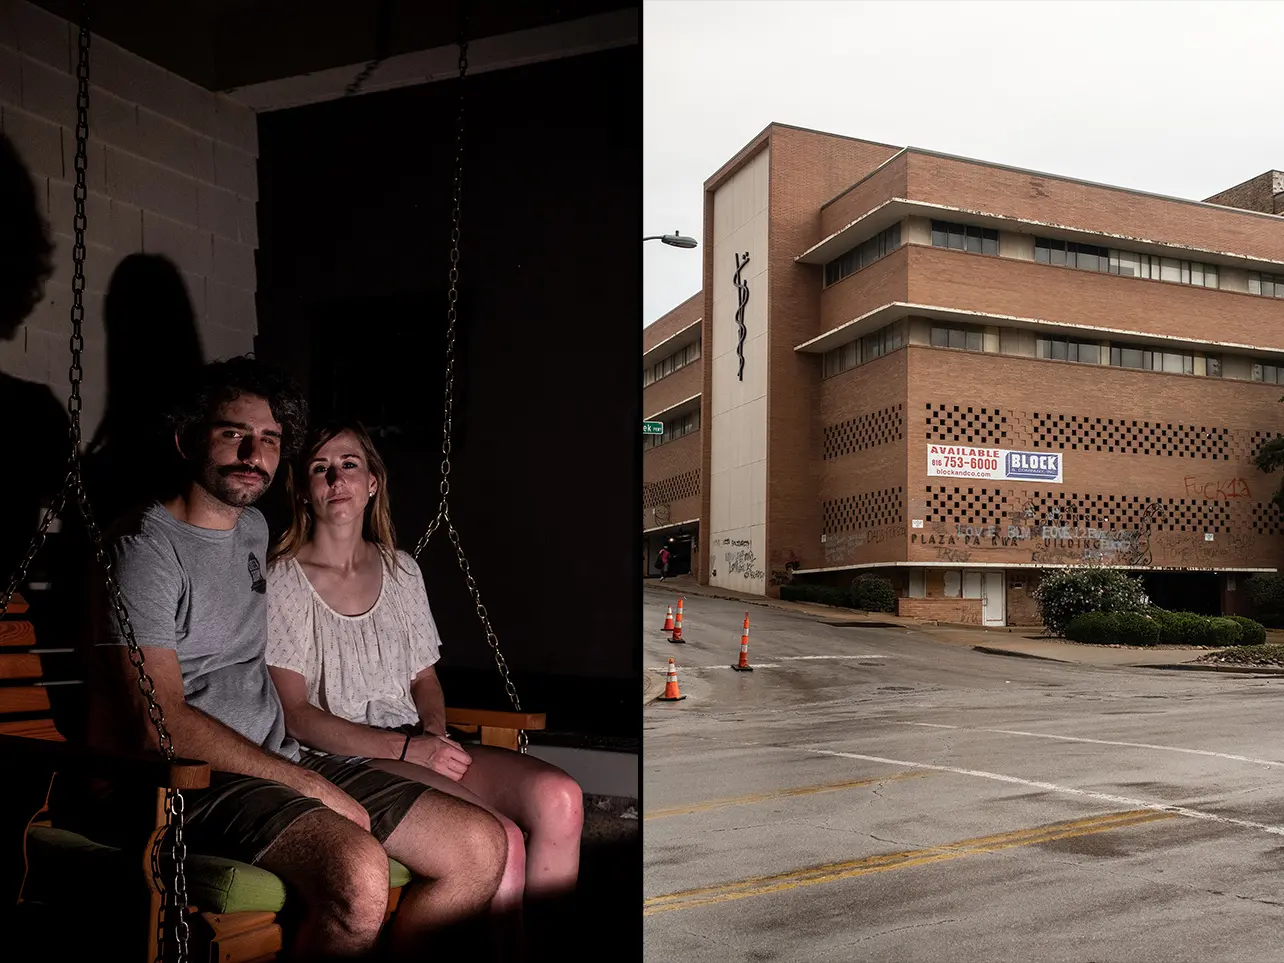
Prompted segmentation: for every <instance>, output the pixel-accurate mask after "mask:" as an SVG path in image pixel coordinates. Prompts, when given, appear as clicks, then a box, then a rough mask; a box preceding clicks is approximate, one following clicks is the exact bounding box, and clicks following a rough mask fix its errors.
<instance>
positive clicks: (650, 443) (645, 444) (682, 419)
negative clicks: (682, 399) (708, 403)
mask: <svg viewBox="0 0 1284 963" xmlns="http://www.w3.org/2000/svg"><path fill="white" fill-rule="evenodd" d="M699 429H700V409H699V408H697V409H696V410H695V411H689V412H687V413H686V414H685V415H679V416H678V417H676V418H674V419H673V420H672V421H666V422H665V423H664V434H662V435H643V436H642V448H643V450H644V451H645V450H646V449H648V448H655V447H656V446H657V445H664V444H667V443H668V442H671V441H677V440H678V439H679V438H681V437H683V436H684V435H689V434H691V432H693V431H698V430H699Z"/></svg>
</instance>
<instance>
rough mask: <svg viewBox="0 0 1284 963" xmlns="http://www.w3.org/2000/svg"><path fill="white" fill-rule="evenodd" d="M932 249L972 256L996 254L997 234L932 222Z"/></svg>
mask: <svg viewBox="0 0 1284 963" xmlns="http://www.w3.org/2000/svg"><path fill="white" fill-rule="evenodd" d="M932 247H948V248H953V249H954V250H955V251H971V252H972V253H973V254H998V253H999V232H998V231H996V230H993V229H991V228H988V227H974V226H972V225H971V224H952V223H950V222H949V221H933V222H932Z"/></svg>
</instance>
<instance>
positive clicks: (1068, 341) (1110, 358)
mask: <svg viewBox="0 0 1284 963" xmlns="http://www.w3.org/2000/svg"><path fill="white" fill-rule="evenodd" d="M1035 357H1036V358H1050V359H1051V360H1053V361H1077V362H1079V363H1081V364H1109V365H1113V366H1114V367H1116V368H1137V369H1139V370H1142V371H1166V372H1169V373H1170V374H1195V373H1196V372H1197V367H1198V366H1196V364H1195V354H1194V352H1193V351H1157V350H1154V349H1151V348H1143V347H1141V346H1139V345H1130V344H1116V343H1113V342H1112V343H1110V344H1107V345H1102V344H1099V343H1097V342H1094V341H1076V340H1075V339H1074V338H1039V339H1038V340H1037V341H1036V342H1035ZM1198 373H1199V374H1206V375H1207V376H1208V377H1210V378H1220V377H1221V376H1222V361H1221V358H1218V357H1215V356H1213V357H1209V356H1207V355H1206V356H1205V357H1204V365H1203V371H1199V372H1198Z"/></svg>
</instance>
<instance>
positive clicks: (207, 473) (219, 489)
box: [201, 461, 272, 508]
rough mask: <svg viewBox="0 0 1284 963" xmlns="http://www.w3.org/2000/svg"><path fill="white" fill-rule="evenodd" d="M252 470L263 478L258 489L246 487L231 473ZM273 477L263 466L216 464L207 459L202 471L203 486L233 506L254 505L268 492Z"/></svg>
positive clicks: (226, 503)
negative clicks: (233, 478)
mask: <svg viewBox="0 0 1284 963" xmlns="http://www.w3.org/2000/svg"><path fill="white" fill-rule="evenodd" d="M243 471H252V472H255V473H256V474H257V475H258V476H259V478H261V479H262V481H263V485H262V487H260V488H258V489H252V488H245V487H243V486H242V485H240V484H238V483H237V482H234V481H232V479H231V478H229V477H228V476H229V475H232V474H234V473H236V472H243ZM271 483H272V478H271V476H270V475H268V474H267V472H265V471H263V470H262V469H261V468H254V467H253V466H251V465H216V464H214V462H210V461H207V462H206V463H205V467H204V468H203V469H202V471H201V487H202V488H204V489H205V490H206V491H207V492H209V493H210V494H211V495H213V496H214V497H215V498H217V499H218V500H219V501H221V502H222V503H223V504H225V505H230V506H231V507H232V508H245V507H246V506H247V505H253V504H254V503H255V502H256V501H258V500H259V499H260V498H262V497H263V495H264V494H266V493H267V490H268V486H269V485H270V484H271Z"/></svg>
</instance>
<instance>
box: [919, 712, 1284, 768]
mask: <svg viewBox="0 0 1284 963" xmlns="http://www.w3.org/2000/svg"><path fill="white" fill-rule="evenodd" d="M896 724H897V725H898V726H920V727H922V728H924V729H956V730H963V731H965V732H996V733H998V734H1000V735H1004V736H1029V737H1030V738H1032V739H1057V740H1060V741H1062V742H1087V743H1091V744H1093V745H1097V746H1123V747H1124V748H1126V749H1158V750H1160V751H1162V752H1185V753H1189V754H1190V755H1192V756H1212V757H1214V758H1216V759H1229V760H1231V761H1232V762H1251V763H1252V764H1253V765H1255V766H1279V767H1284V762H1280V761H1279V760H1277V759H1255V758H1253V757H1252V756H1237V755H1235V754H1234V753H1229V752H1213V751H1212V750H1211V749H1186V748H1183V747H1182V746H1156V745H1152V744H1151V743H1149V742H1115V741H1113V740H1111V739H1088V738H1086V737H1083V736H1057V735H1053V734H1052V733H1049V732H1023V731H1021V730H1020V729H983V728H981V727H979V726H947V725H942V724H941V723H939V722H898V723H896Z"/></svg>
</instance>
